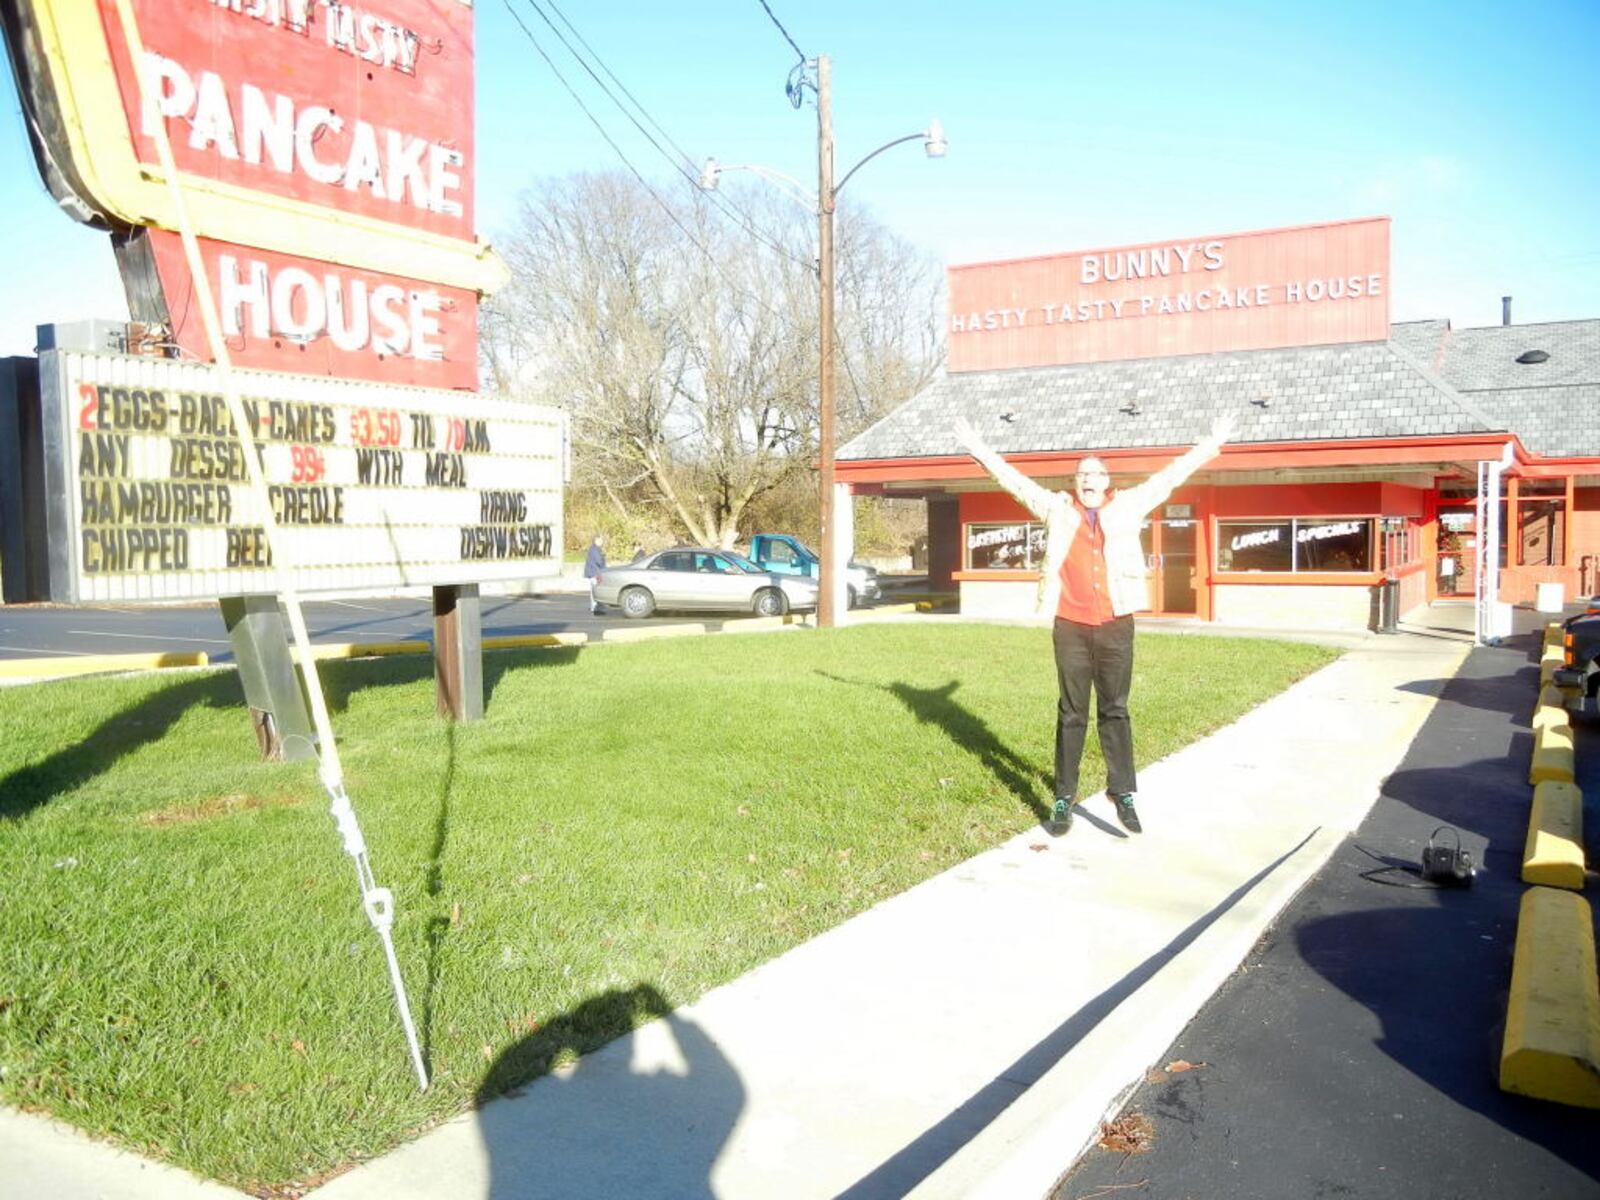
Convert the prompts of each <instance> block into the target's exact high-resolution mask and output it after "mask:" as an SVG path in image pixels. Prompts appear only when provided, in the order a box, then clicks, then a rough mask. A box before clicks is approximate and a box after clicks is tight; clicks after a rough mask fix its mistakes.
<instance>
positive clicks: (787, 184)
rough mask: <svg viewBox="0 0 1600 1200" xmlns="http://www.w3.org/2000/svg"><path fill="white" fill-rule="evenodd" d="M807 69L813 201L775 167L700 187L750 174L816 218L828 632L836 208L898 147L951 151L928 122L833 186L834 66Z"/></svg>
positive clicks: (704, 175) (812, 64)
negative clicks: (813, 117)
mask: <svg viewBox="0 0 1600 1200" xmlns="http://www.w3.org/2000/svg"><path fill="white" fill-rule="evenodd" d="M804 66H805V67H806V68H808V69H815V71H816V78H815V80H814V81H813V80H812V79H808V78H805V77H804V76H803V75H802V76H801V77H800V78H799V80H798V81H796V79H795V78H793V77H791V79H790V82H789V88H788V94H789V97H790V99H791V101H793V102H794V106H795V107H796V108H799V107H800V94H801V93H802V92H803V90H804V89H805V88H807V87H810V88H812V89H813V90H814V91H815V92H816V94H817V191H816V193H815V194H814V195H813V194H812V193H810V192H808V191H807V190H806V189H805V188H804V187H803V186H802V185H801V184H800V183H799V182H798V181H796V180H794V179H792V178H790V177H789V176H788V175H785V174H784V173H783V172H782V171H774V170H773V169H772V168H770V167H758V166H754V165H751V164H748V163H741V164H732V163H727V164H724V163H719V162H717V160H716V159H714V158H708V159H706V163H705V168H704V170H702V171H701V173H700V181H699V182H700V186H701V187H702V188H704V189H705V190H706V191H714V190H715V189H716V186H717V178H718V176H720V175H721V174H722V172H724V171H751V172H754V173H755V174H757V175H761V176H763V177H764V178H767V179H770V180H772V181H773V182H775V183H778V184H779V185H780V186H782V187H783V188H784V190H785V191H787V192H789V193H790V194H791V195H793V196H796V197H798V198H799V199H800V201H801V202H802V203H803V204H805V206H806V207H807V208H808V209H809V210H810V211H812V212H814V213H815V214H816V216H817V274H818V285H819V286H818V290H819V304H818V310H819V311H818V325H819V331H820V340H821V343H822V344H821V349H820V354H819V357H818V368H819V376H818V382H817V393H818V397H817V407H818V425H819V429H818V439H819V446H818V450H819V454H818V462H817V474H818V477H819V478H818V492H819V496H818V500H819V502H820V503H819V508H820V511H821V518H820V530H819V536H820V537H821V539H822V546H821V555H822V576H821V579H820V581H819V583H820V586H819V588H818V595H817V624H818V625H819V626H821V627H822V628H824V629H826V628H829V627H830V626H832V625H834V624H836V623H837V619H836V614H837V613H838V612H839V611H840V610H842V609H843V608H844V607H845V582H844V571H843V569H842V564H841V563H840V562H839V546H838V537H837V534H836V531H835V522H834V495H833V492H834V481H833V476H834V462H833V409H834V403H833V343H834V337H833V294H834V274H833V214H834V209H835V207H836V205H837V202H838V198H839V193H840V192H841V191H843V190H844V185H845V184H847V183H849V182H850V179H851V177H852V176H853V175H854V174H855V173H856V172H857V171H859V170H860V169H861V168H862V167H864V166H866V165H867V163H869V162H871V161H872V160H873V159H874V158H877V157H878V155H880V154H882V153H883V152H884V151H885V150H888V149H890V148H892V147H894V146H900V145H904V144H905V143H906V142H915V141H919V140H920V141H921V142H922V146H923V150H924V152H925V153H926V154H927V156H928V157H929V158H943V157H944V156H945V152H946V151H947V150H948V149H949V143H948V142H946V141H945V136H944V126H943V125H942V124H941V123H940V122H938V121H937V120H935V121H929V122H928V127H927V128H926V129H923V130H921V131H919V132H917V133H908V134H906V135H905V136H904V137H898V138H895V139H893V140H892V141H888V142H885V143H884V144H883V145H881V146H879V147H878V148H877V149H876V150H874V151H872V152H871V153H870V154H868V155H866V157H864V158H862V159H861V160H860V161H858V162H857V163H856V165H855V166H853V167H851V168H850V169H849V170H848V171H846V172H845V173H844V178H843V179H841V180H839V182H838V183H834V181H833V82H832V64H831V62H830V61H829V59H828V56H827V55H826V54H822V55H818V56H817V57H816V58H815V59H812V60H810V61H808V62H806V63H805V64H804Z"/></svg>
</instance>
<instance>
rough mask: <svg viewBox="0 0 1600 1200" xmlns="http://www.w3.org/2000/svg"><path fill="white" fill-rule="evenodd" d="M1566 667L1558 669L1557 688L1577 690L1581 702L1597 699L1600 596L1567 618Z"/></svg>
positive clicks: (1598, 689)
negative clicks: (1582, 609) (1579, 693)
mask: <svg viewBox="0 0 1600 1200" xmlns="http://www.w3.org/2000/svg"><path fill="white" fill-rule="evenodd" d="M1562 624H1563V626H1564V627H1565V629H1566V631H1567V635H1566V638H1567V649H1566V657H1567V665H1566V666H1564V667H1558V668H1557V669H1556V672H1555V676H1554V679H1555V682H1556V683H1557V684H1558V685H1559V686H1561V687H1580V688H1582V689H1583V692H1582V694H1583V696H1584V698H1585V699H1589V700H1592V699H1594V698H1595V697H1596V695H1600V596H1591V597H1590V598H1589V602H1588V603H1587V604H1585V605H1584V611H1583V612H1581V613H1579V614H1578V615H1577V616H1574V617H1568V618H1567V619H1566V620H1565V621H1564V622H1563V623H1562Z"/></svg>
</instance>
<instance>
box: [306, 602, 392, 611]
mask: <svg viewBox="0 0 1600 1200" xmlns="http://www.w3.org/2000/svg"><path fill="white" fill-rule="evenodd" d="M312 603H313V604H333V605H337V606H338V607H340V608H358V609H360V610H361V611H362V612H375V613H381V612H389V611H390V610H389V609H387V608H373V607H372V605H370V604H352V603H351V602H350V601H348V600H314V601H312Z"/></svg>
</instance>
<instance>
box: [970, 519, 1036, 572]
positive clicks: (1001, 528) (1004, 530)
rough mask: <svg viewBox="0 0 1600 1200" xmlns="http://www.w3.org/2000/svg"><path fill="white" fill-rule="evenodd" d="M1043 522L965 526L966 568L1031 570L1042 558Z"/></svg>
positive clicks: (979, 569) (974, 569) (978, 569)
mask: <svg viewBox="0 0 1600 1200" xmlns="http://www.w3.org/2000/svg"><path fill="white" fill-rule="evenodd" d="M1044 540H1045V531H1044V526H1043V525H1042V524H1040V523H1038V522H1037V521H1015V522H1011V523H1009V524H998V523H993V524H973V525H968V526H967V537H966V552H967V553H966V558H967V564H966V565H967V569H968V570H972V571H1005V570H1013V571H1023V570H1033V569H1035V568H1037V567H1038V566H1039V564H1040V563H1041V562H1042V561H1043V560H1044Z"/></svg>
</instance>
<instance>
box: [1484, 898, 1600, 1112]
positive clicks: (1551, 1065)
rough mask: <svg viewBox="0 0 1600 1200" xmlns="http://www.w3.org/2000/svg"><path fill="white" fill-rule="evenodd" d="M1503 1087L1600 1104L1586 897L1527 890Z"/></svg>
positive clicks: (1599, 1028) (1596, 997)
mask: <svg viewBox="0 0 1600 1200" xmlns="http://www.w3.org/2000/svg"><path fill="white" fill-rule="evenodd" d="M1500 1087H1501V1088H1502V1089H1503V1090H1505V1091H1508V1092H1515V1093H1517V1094H1518V1095H1522V1096H1533V1097H1535V1098H1536V1099H1540V1100H1553V1101H1555V1102H1556V1103H1558V1104H1573V1105H1578V1106H1580V1107H1583V1108H1600V989H1597V988H1596V984H1595V953H1594V926H1593V920H1592V918H1591V916H1590V912H1589V904H1588V902H1587V901H1586V900H1584V898H1583V897H1582V896H1578V895H1575V894H1573V893H1572V892H1563V891H1557V890H1555V889H1554V888H1544V887H1536V888H1529V889H1528V891H1527V892H1526V893H1524V894H1523V897H1522V907H1521V910H1520V912H1519V914H1518V917H1517V943H1516V950H1515V952H1514V954H1513V956H1512V964H1511V1000H1510V1003H1509V1005H1508V1007H1507V1009H1506V1036H1505V1042H1504V1044H1503V1045H1502V1047H1501V1053H1500Z"/></svg>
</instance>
